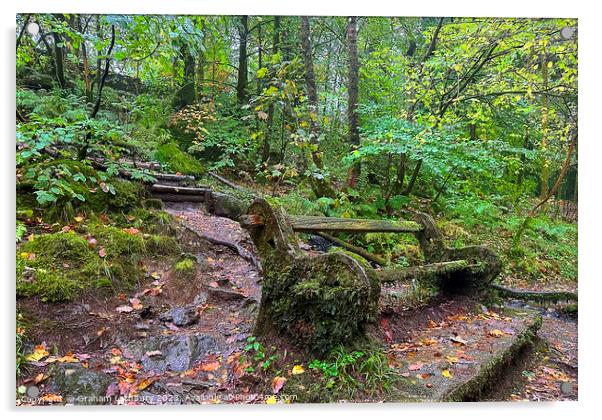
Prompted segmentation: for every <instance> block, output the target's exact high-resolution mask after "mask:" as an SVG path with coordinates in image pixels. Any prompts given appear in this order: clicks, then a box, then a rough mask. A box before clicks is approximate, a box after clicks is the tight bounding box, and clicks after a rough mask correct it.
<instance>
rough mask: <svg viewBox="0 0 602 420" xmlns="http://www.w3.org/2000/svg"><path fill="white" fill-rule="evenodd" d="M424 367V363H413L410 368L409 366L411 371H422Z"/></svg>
mask: <svg viewBox="0 0 602 420" xmlns="http://www.w3.org/2000/svg"><path fill="white" fill-rule="evenodd" d="M422 366H424V363H422V362H416V363H412V364H411V365H410V366H408V369H410V370H420V369H421V368H422Z"/></svg>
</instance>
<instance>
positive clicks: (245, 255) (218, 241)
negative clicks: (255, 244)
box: [182, 224, 261, 271]
mask: <svg viewBox="0 0 602 420" xmlns="http://www.w3.org/2000/svg"><path fill="white" fill-rule="evenodd" d="M182 226H183V227H184V228H185V229H186V230H188V231H190V232H192V233H194V234H195V235H196V236H197V237H199V238H200V239H204V240H205V241H207V242H210V243H212V244H214V245H222V246H225V247H228V248H230V249H231V250H232V251H234V252H236V253H237V254H238V255H240V257H241V258H243V259H245V260H247V261H249V262H250V263H251V264H253V265H254V266H255V267H257V269H258V270H260V271H261V263H260V262H259V260H258V259H257V258H256V257H255V256H254V255H253V254H251V253H250V252H248V251H247V250H246V249H244V248H243V247H241V246H240V245H238V244H236V243H234V242H230V241H226V240H225V239H219V238H214V237H212V236H208V235H204V234H202V233H199V232H197V231H196V230H194V229H192V228H190V227H188V226H186V225H185V224H183V225H182Z"/></svg>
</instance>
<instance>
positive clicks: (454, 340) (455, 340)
mask: <svg viewBox="0 0 602 420" xmlns="http://www.w3.org/2000/svg"><path fill="white" fill-rule="evenodd" d="M451 341H453V342H454V343H459V344H463V345H466V344H468V342H467V341H466V340H464V339H463V338H462V337H460V336H459V335H457V336H455V337H451Z"/></svg>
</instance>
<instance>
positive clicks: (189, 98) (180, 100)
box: [175, 42, 196, 108]
mask: <svg viewBox="0 0 602 420" xmlns="http://www.w3.org/2000/svg"><path fill="white" fill-rule="evenodd" d="M180 57H181V58H182V61H183V62H184V83H183V84H182V86H181V87H180V90H179V91H178V94H177V96H176V101H175V105H176V108H184V107H185V106H188V105H192V104H193V103H194V101H195V100H196V84H195V71H196V64H195V60H194V57H193V56H192V54H191V53H190V47H189V46H188V45H187V44H186V43H185V42H182V43H181V44H180Z"/></svg>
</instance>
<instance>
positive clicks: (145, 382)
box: [138, 378, 156, 391]
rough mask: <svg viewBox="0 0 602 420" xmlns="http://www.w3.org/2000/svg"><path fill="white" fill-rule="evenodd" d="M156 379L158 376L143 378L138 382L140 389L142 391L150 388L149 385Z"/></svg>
mask: <svg viewBox="0 0 602 420" xmlns="http://www.w3.org/2000/svg"><path fill="white" fill-rule="evenodd" d="M155 381H156V378H146V379H143V380H141V381H140V382H139V383H138V391H142V390H143V389H146V388H148V386H149V385H151V384H152V383H153V382H155Z"/></svg>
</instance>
